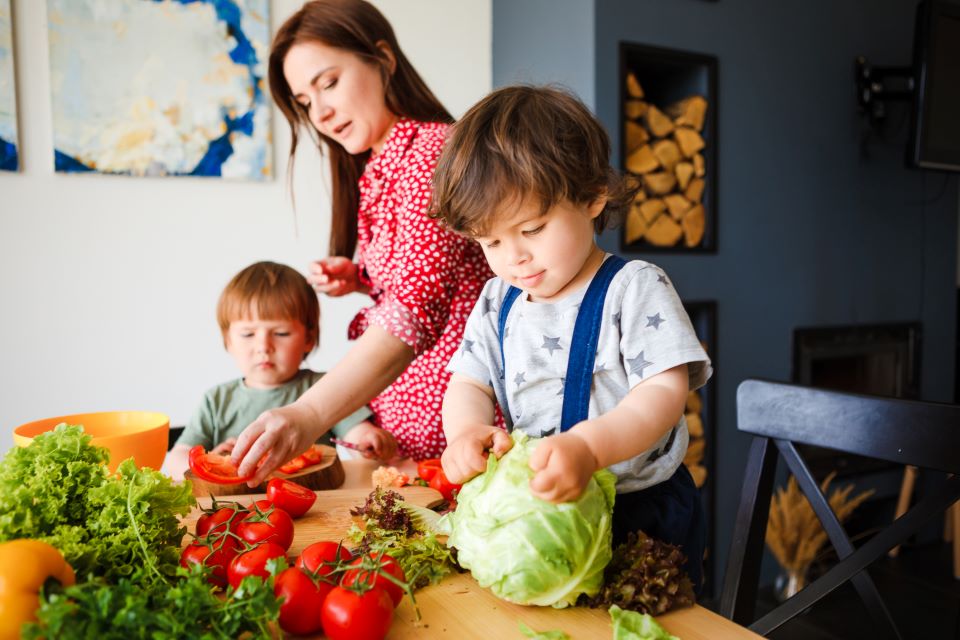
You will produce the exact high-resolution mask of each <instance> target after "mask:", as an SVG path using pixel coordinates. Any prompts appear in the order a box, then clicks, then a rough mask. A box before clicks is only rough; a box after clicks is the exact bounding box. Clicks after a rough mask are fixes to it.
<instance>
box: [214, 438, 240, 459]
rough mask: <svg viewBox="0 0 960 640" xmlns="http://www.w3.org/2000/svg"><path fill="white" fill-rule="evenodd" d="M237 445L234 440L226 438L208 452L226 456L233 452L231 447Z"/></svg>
mask: <svg viewBox="0 0 960 640" xmlns="http://www.w3.org/2000/svg"><path fill="white" fill-rule="evenodd" d="M235 444H237V439H236V438H227V439H226V440H224V441H223V442H221V443H220V444H218V445H217V446H215V447H214V448H213V449H211V450H210V453H218V454H220V455H222V456H228V455H230V453H231V452H232V451H233V446H234V445H235Z"/></svg>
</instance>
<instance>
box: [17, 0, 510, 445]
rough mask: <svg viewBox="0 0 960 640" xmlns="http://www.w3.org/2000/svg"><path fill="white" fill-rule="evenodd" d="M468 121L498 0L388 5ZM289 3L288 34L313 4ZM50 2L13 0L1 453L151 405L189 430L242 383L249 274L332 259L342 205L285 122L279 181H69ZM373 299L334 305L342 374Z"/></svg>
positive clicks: (277, 134) (407, 47)
mask: <svg viewBox="0 0 960 640" xmlns="http://www.w3.org/2000/svg"><path fill="white" fill-rule="evenodd" d="M374 3H375V4H376V5H377V6H378V7H380V9H381V10H382V11H383V12H384V14H385V15H386V16H387V18H388V19H389V20H390V22H391V23H392V24H393V26H394V29H395V30H396V32H397V37H398V39H399V41H400V45H401V47H402V48H403V49H404V51H405V53H406V54H407V55H408V57H409V58H410V59H411V60H412V62H413V64H414V66H415V67H416V68H417V69H418V70H419V71H420V73H421V74H422V75H423V76H424V78H425V79H426V81H427V83H428V84H429V85H430V87H431V88H432V89H433V90H434V92H435V93H437V95H438V96H439V97H440V99H441V100H442V101H443V102H444V104H445V105H446V106H447V108H448V109H450V111H451V112H453V114H454V116H459V115H461V114H462V113H463V112H464V111H465V110H466V109H467V108H468V107H469V106H470V105H471V104H473V103H474V102H475V101H477V100H478V99H479V98H480V97H482V96H483V95H484V94H485V93H486V92H487V91H489V89H490V87H491V24H492V18H491V0H374ZM300 4H301V3H300V2H297V1H295V0H273V1H272V3H271V8H272V10H273V15H272V17H271V20H272V23H273V27H274V29H275V28H276V27H277V26H279V25H280V24H281V23H282V21H283V20H284V19H285V18H286V17H287V16H288V15H289V14H290V13H292V12H293V11H295V10H296V9H297V8H298V7H299V6H300ZM45 5H46V3H45V2H42V1H40V0H13V13H14V20H15V22H14V39H15V43H16V52H15V57H16V66H17V69H16V72H17V84H18V109H19V114H20V141H21V154H22V155H21V164H22V167H23V168H22V171H21V173H19V174H8V173H0V357H2V362H3V366H2V367H0V453H2V452H4V451H6V450H7V449H8V448H9V447H10V446H11V445H12V443H13V439H12V436H11V431H12V429H13V428H14V427H15V426H17V425H19V424H22V423H23V422H26V421H29V420H34V419H39V418H44V417H51V416H56V415H63V414H68V413H80V412H87V411H104V410H121V409H138V410H139V409H143V410H151V411H162V412H165V413H167V414H168V415H170V417H171V422H172V423H173V424H182V423H183V422H184V421H185V420H186V419H187V417H188V416H189V414H190V413H191V412H192V410H193V408H194V406H195V404H196V403H197V402H198V401H199V400H200V397H201V394H202V393H203V391H204V390H206V389H207V388H208V387H210V386H213V385H214V384H217V383H219V382H222V381H225V380H227V379H230V378H232V377H235V376H236V375H237V374H236V371H235V369H234V367H233V365H232V362H231V360H230V359H229V356H227V354H226V353H224V351H223V348H222V346H221V343H220V335H219V330H218V328H217V325H216V320H215V317H214V307H215V304H216V300H217V296H218V295H219V293H220V290H221V288H222V287H223V285H224V284H225V283H226V282H227V280H229V278H230V277H231V276H232V275H233V274H234V273H235V272H236V271H238V270H239V269H241V268H243V267H244V266H246V265H247V264H249V263H251V262H254V261H257V260H276V261H279V262H285V263H287V264H290V265H292V266H294V267H296V268H297V269H299V270H300V271H305V268H306V265H307V263H308V262H309V260H311V259H314V258H319V257H322V256H323V255H325V253H326V245H327V232H328V228H329V196H328V191H327V186H326V184H327V183H326V181H325V178H322V177H321V175H322V173H323V171H322V167H323V165H322V164H321V162H320V160H319V157H318V155H317V153H316V152H315V151H314V150H311V149H303V150H305V151H307V153H298V158H297V167H296V172H295V176H294V187H295V191H296V196H297V213H296V215H294V212H293V208H292V206H291V204H290V199H289V197H288V195H287V191H286V186H285V185H286V176H285V173H284V171H285V168H286V157H287V149H288V147H289V135H288V131H287V125H286V122H285V121H284V120H283V117H282V116H281V115H280V112H279V111H275V113H274V121H273V130H274V140H275V147H274V149H275V150H274V157H275V166H276V167H277V169H278V171H277V173H278V174H279V175H278V176H277V177H276V178H275V180H274V181H273V182H268V183H264V184H254V183H240V182H225V181H222V180H218V179H195V178H152V179H147V178H143V179H142V178H130V177H118V176H99V175H64V174H55V173H54V171H53V154H52V132H51V124H50V122H51V116H50V98H49V77H50V71H49V65H48V50H47V32H46V18H47V17H46V9H45ZM363 303H364V300H363V299H362V298H361V297H360V296H351V297H350V298H348V299H340V300H336V299H329V298H324V299H322V300H321V308H322V314H323V327H322V332H323V333H322V337H321V348H320V350H319V352H318V353H317V354H315V355H314V356H313V357H312V358H311V360H310V365H311V366H312V367H314V368H319V369H326V368H329V367H330V366H331V365H332V364H333V363H334V362H336V361H337V359H339V358H340V357H341V356H342V355H343V354H344V353H345V352H346V350H347V348H348V343H347V342H346V339H345V336H346V325H347V323H348V322H349V320H350V318H351V317H352V315H353V313H355V311H356V309H358V308H359V307H360V306H362V304H363Z"/></svg>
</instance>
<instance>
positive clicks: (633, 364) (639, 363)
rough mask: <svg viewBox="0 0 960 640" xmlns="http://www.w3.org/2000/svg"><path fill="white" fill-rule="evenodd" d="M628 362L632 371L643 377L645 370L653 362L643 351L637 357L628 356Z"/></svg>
mask: <svg viewBox="0 0 960 640" xmlns="http://www.w3.org/2000/svg"><path fill="white" fill-rule="evenodd" d="M627 362H628V363H629V364H630V373H632V374H634V375H636V376H639V377H640V378H643V370H644V369H646V368H647V367H649V366H651V365H652V364H653V363H652V362H650V361H649V360H647V359H646V358H644V357H643V351H641V352H640V355H638V356H637V357H636V358H627Z"/></svg>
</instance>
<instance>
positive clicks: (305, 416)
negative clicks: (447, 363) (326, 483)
mask: <svg viewBox="0 0 960 640" xmlns="http://www.w3.org/2000/svg"><path fill="white" fill-rule="evenodd" d="M413 357H414V353H413V349H412V348H411V347H409V346H407V345H406V344H405V343H404V342H403V341H402V340H400V339H399V338H396V337H394V336H392V335H390V334H389V333H387V331H386V330H385V329H383V328H382V327H380V326H379V325H371V326H370V327H369V328H368V329H367V330H366V331H365V332H364V334H363V335H362V336H361V337H360V338H359V339H358V340H357V342H356V344H354V346H353V347H352V348H351V349H350V351H349V352H347V355H346V356H345V357H344V358H343V360H341V361H340V362H338V363H337V365H336V366H335V367H334V368H333V369H331V370H330V371H329V372H328V373H327V374H326V375H325V376H323V377H322V378H321V379H320V380H318V381H317V383H316V384H314V385H313V386H312V387H310V389H308V390H307V391H306V393H304V394H303V395H302V396H300V398H299V399H298V400H297V401H296V402H294V403H292V404H289V405H287V406H285V407H281V408H279V409H271V410H269V411H264V412H263V413H262V414H261V415H260V417H259V418H257V419H256V420H254V421H253V422H252V423H251V424H250V426H248V427H247V428H246V429H244V430H243V433H241V434H240V437H239V438H238V439H237V444H236V446H235V447H234V449H233V456H232V457H233V460H234V462H238V463H239V473H240V475H245V474H247V473H252V472H253V471H254V469H256V474H255V475H254V477H253V478H252V479H251V480H250V482H249V483H248V484H249V485H250V486H251V487H252V486H256V485H258V484H260V483H261V482H263V480H264V478H266V476H267V475H269V474H270V473H271V472H272V471H273V470H274V469H276V468H277V467H279V466H280V465H282V464H283V463H285V462H286V461H287V460H289V459H291V458H293V457H294V456H296V455H297V454H299V453H301V452H303V451H306V449H307V448H308V447H309V446H310V445H311V444H313V443H314V442H315V441H316V440H317V438H319V437H320V436H321V435H323V434H324V433H326V432H327V431H328V430H329V429H330V428H331V427H332V426H333V425H334V424H336V423H337V422H338V421H340V420H342V419H344V418H346V417H347V416H348V415H350V414H351V413H353V412H354V411H356V410H357V409H359V408H360V407H362V406H363V405H365V404H367V403H368V402H369V401H370V400H371V399H373V398H374V397H376V396H377V395H378V394H379V393H380V392H381V391H383V390H384V389H386V388H387V387H388V386H389V385H390V384H391V383H392V382H393V381H394V380H396V379H397V378H398V377H399V376H400V374H402V373H403V372H404V371H405V370H406V368H407V366H408V365H409V364H410V363H411V362H412V361H413ZM261 459H263V464H261V465H260V467H259V468H257V464H258V462H259V461H260V460H261Z"/></svg>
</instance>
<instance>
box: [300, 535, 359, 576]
mask: <svg viewBox="0 0 960 640" xmlns="http://www.w3.org/2000/svg"><path fill="white" fill-rule="evenodd" d="M350 555H351V554H350V550H349V549H347V548H346V547H344V546H343V545H342V544H338V543H336V542H330V541H329V540H321V541H320V542H314V543H313V544H311V545H308V546H307V547H306V548H305V549H304V550H303V551H301V552H300V555H299V556H298V557H297V561H296V566H297V567H299V568H301V569H306V570H307V571H309V572H310V573H315V574H317V575H319V576H325V575H329V573H330V572H331V571H332V570H333V567H331V566H328V565H324V563H325V562H336V561H337V560H349V559H350Z"/></svg>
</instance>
